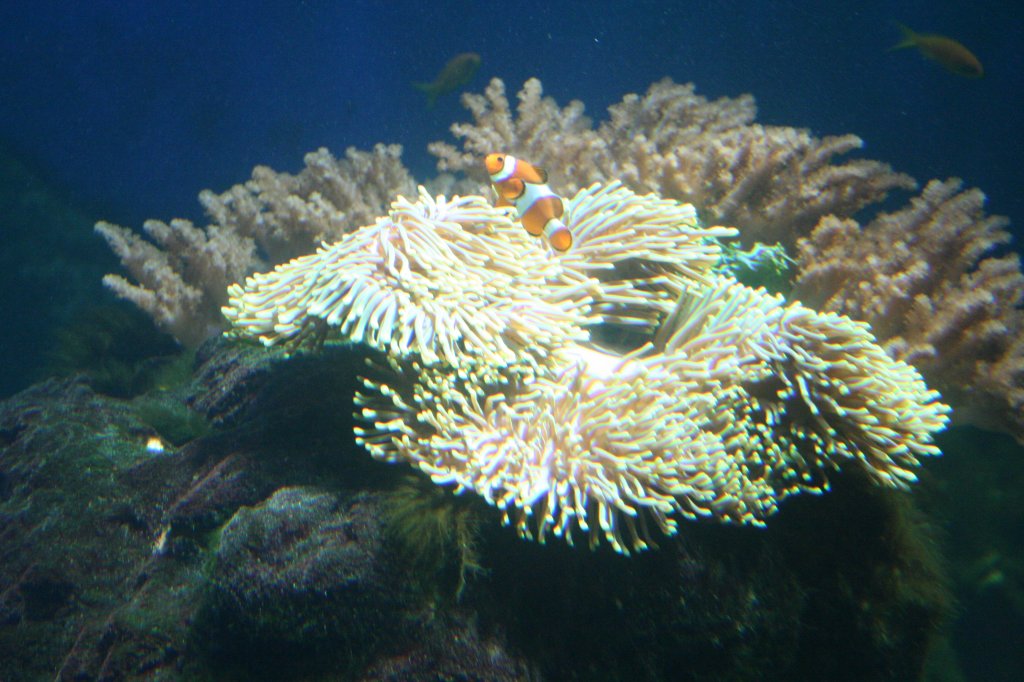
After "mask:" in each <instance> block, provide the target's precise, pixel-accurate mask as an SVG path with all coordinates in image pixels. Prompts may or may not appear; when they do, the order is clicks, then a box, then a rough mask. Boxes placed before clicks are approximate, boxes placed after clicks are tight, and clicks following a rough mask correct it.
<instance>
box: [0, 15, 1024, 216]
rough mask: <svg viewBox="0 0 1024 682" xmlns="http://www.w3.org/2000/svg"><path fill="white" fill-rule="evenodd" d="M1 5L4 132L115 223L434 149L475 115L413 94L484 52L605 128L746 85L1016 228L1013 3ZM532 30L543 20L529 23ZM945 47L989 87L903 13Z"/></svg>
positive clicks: (783, 111) (485, 71) (1019, 81)
mask: <svg viewBox="0 0 1024 682" xmlns="http://www.w3.org/2000/svg"><path fill="white" fill-rule="evenodd" d="M205 5H206V6H196V7H193V6H192V5H191V4H190V5H189V6H188V7H186V6H185V5H184V4H181V3H171V2H156V3H147V2H124V1H119V2H104V1H98V2H90V3H65V2H47V1H43V2H36V3H31V5H30V4H29V3H5V4H4V6H3V8H2V9H0V84H2V92H3V96H2V98H0V137H2V138H6V139H8V140H12V141H14V142H15V143H16V145H17V148H18V149H19V150H20V151H21V152H23V153H24V154H25V155H27V156H28V157H29V158H31V159H33V160H35V161H37V162H38V163H39V164H40V165H41V166H42V168H44V169H45V171H46V172H47V173H48V174H49V175H50V177H52V179H53V180H54V181H57V182H60V183H63V184H64V185H66V187H68V188H69V189H71V190H73V191H74V192H75V193H76V194H78V195H80V196H81V197H82V198H83V200H86V201H89V202H91V203H93V204H95V205H97V206H100V207H101V208H103V209H104V210H105V211H106V213H105V215H107V216H108V217H109V218H110V219H112V220H115V221H119V222H124V223H129V224H137V223H139V222H140V221H141V220H143V219H145V218H148V217H161V218H167V217H170V216H175V215H185V216H195V215H197V213H198V208H197V205H196V203H195V201H194V197H195V194H196V192H197V191H198V190H200V189H202V188H204V187H210V188H215V189H221V188H225V187H227V186H229V185H230V184H232V183H234V182H238V181H240V180H243V179H245V178H246V177H247V176H248V173H249V171H250V169H251V168H252V166H253V165H255V164H257V163H264V164H269V165H271V166H273V167H275V168H278V169H282V170H288V169H297V168H299V167H301V157H302V154H303V153H304V152H306V151H309V150H311V149H315V148H317V147H319V146H324V145H325V146H328V147H330V148H331V149H333V150H336V151H338V152H340V151H341V150H343V149H344V148H345V147H347V146H349V145H355V146H358V147H367V146H369V145H372V144H373V143H375V142H379V141H388V142H400V143H402V144H403V145H405V147H406V150H407V152H406V153H407V157H408V161H409V163H410V164H411V165H412V166H413V168H414V170H416V171H418V172H419V173H420V174H426V173H428V172H429V171H430V168H431V165H430V159H429V158H428V156H427V154H426V152H425V149H424V147H425V145H426V143H427V142H428V141H430V140H433V139H438V138H441V137H443V136H445V135H446V134H447V133H446V131H447V126H448V125H449V124H450V123H451V122H452V121H453V120H456V119H458V118H463V117H464V112H463V111H462V109H461V107H460V106H459V104H458V101H457V97H454V96H451V97H449V98H446V99H442V100H441V102H440V103H439V105H438V106H437V107H436V108H435V109H434V110H433V111H430V112H426V111H425V110H424V106H423V101H422V95H421V94H420V93H418V92H416V91H414V90H413V89H412V88H411V87H410V85H409V84H410V82H411V81H415V80H425V79H430V78H432V76H433V75H434V74H435V73H436V72H437V70H438V69H439V68H440V67H441V66H442V65H443V64H444V63H445V61H446V60H447V59H448V58H449V57H451V56H452V55H454V54H456V53H458V52H465V51H475V52H478V53H479V54H480V55H481V56H482V58H483V65H482V67H481V70H480V73H479V74H478V75H477V78H476V80H475V82H474V83H473V85H472V86H471V87H475V89H477V90H479V89H482V87H483V86H484V84H486V82H487V80H488V79H489V78H490V77H491V76H500V77H501V78H503V79H504V80H505V82H506V84H507V85H508V86H509V88H510V89H517V88H518V86H519V85H520V84H521V83H522V82H523V81H524V80H525V79H526V78H528V77H530V76H538V77H540V78H541V80H542V81H543V83H544V86H545V89H546V91H547V93H549V94H551V95H553V96H554V97H555V98H556V99H558V100H559V101H560V102H563V103H564V102H567V101H568V100H570V99H580V100H582V101H584V102H585V103H586V104H587V107H588V111H589V112H590V113H591V114H592V115H595V116H598V117H600V116H601V115H602V114H603V112H604V109H605V107H607V106H608V105H609V104H611V103H613V102H615V101H617V100H619V99H620V98H621V96H622V95H623V94H625V93H627V92H637V91H642V90H643V89H645V88H646V87H647V86H648V85H649V84H650V83H651V82H653V81H655V80H657V79H659V78H661V77H663V76H671V77H672V78H674V79H675V80H677V81H680V82H687V81H693V82H695V83H696V84H697V86H698V89H699V91H700V92H702V93H703V94H705V95H708V96H712V97H716V96H722V95H728V96H735V95H739V94H741V93H745V92H750V93H753V94H754V95H755V96H756V97H757V100H758V103H759V105H760V112H761V114H760V119H761V120H762V121H764V122H770V123H778V124H786V125H794V126H801V127H808V128H811V129H812V130H813V131H814V132H815V133H817V134H820V135H825V134H835V133H846V132H854V133H856V134H858V135H860V136H861V137H863V138H864V139H865V141H866V143H867V146H866V151H865V153H866V154H867V155H869V156H872V157H876V158H880V159H884V160H887V161H889V162H891V163H893V164H894V165H895V166H896V167H897V168H898V169H900V170H903V171H905V172H908V173H910V174H911V175H914V176H915V177H918V178H919V179H927V178H930V177H946V176H950V175H956V176H960V177H963V178H964V179H965V180H966V182H967V183H969V184H972V185H977V186H980V187H982V188H983V189H984V190H985V191H986V192H987V194H988V195H989V198H990V208H991V210H992V211H993V212H995V213H1003V214H1009V215H1011V216H1012V217H1013V218H1014V223H1015V224H1018V225H1019V224H1021V223H1022V222H1024V198H1022V196H1021V192H1020V188H1021V187H1022V186H1024V170H1022V165H1021V163H1020V159H1021V158H1022V156H1024V136H1022V135H1021V132H1020V128H1019V124H1018V121H1019V101H1021V100H1022V99H1024V87H1022V86H1024V68H1022V66H1024V57H1022V52H1021V47H1020V46H1021V42H1022V37H1024V20H1022V17H1021V9H1020V6H1019V5H1018V4H1017V3H1011V2H1005V1H1004V2H996V1H994V0H986V1H982V2H975V3H935V2H923V1H920V2H903V3H891V2H832V3H827V6H826V4H825V3H820V4H819V3H810V2H745V3H742V4H740V5H737V4H736V3H731V2H700V3H664V2H650V1H643V2H633V3H610V2H605V3H602V2H564V3H547V2H536V3H533V2H520V3H517V4H516V6H515V8H514V9H512V8H509V9H507V10H505V14H506V16H502V12H500V11H497V10H496V8H494V7H492V6H491V5H490V3H481V2H470V1H469V0H466V1H463V2H430V3H412V2H386V1H378V2H353V3H348V2H330V1H326V0H324V1H310V2H302V3H260V2H257V3H241V2H225V3H207V4H205ZM526 17H531V18H530V19H527V18H526ZM896 20H898V21H902V22H904V23H906V24H909V25H910V26H912V27H914V28H916V29H917V30H921V31H935V32H941V33H945V34H948V35H951V36H953V37H955V38H957V39H958V40H960V41H961V42H963V43H964V44H965V45H968V46H969V47H970V48H971V49H973V50H974V51H975V52H976V53H977V55H978V56H979V58H980V59H981V61H982V62H983V63H984V65H985V67H986V71H987V73H986V76H985V77H984V78H982V79H980V80H969V79H965V78H960V77H957V76H954V75H951V74H949V73H947V72H945V71H944V70H942V69H941V68H939V67H937V66H936V64H934V63H932V62H928V61H926V60H924V59H923V58H921V57H920V56H919V55H918V54H916V53H915V52H912V51H901V52H895V53H889V52H887V51H886V48H887V47H889V46H891V45H892V44H894V43H895V42H897V41H898V39H899V31H898V30H897V28H896V27H895V25H894V23H893V22H894V21H896Z"/></svg>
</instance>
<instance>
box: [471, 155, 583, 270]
mask: <svg viewBox="0 0 1024 682" xmlns="http://www.w3.org/2000/svg"><path fill="white" fill-rule="evenodd" d="M484 166H485V167H486V168H487V173H488V175H490V176H491V182H492V183H493V186H494V191H495V192H496V193H497V195H498V202H497V204H498V206H515V208H516V214H517V215H518V217H519V222H521V223H522V224H523V228H524V229H525V230H526V231H527V232H529V233H530V234H532V235H533V236H534V237H539V236H540V235H544V236H545V237H547V240H548V243H549V244H551V247H552V248H553V249H555V250H556V251H568V250H569V247H571V246H572V233H571V232H569V228H568V227H566V226H565V223H563V222H562V214H563V213H564V212H565V208H564V206H563V205H562V198H561V197H559V196H558V195H557V194H555V193H554V192H552V191H551V188H550V187H548V185H547V182H548V174H547V173H545V172H544V170H543V169H541V168H537V167H535V166H533V165H531V164H529V163H526V162H525V161H523V160H521V159H517V158H515V157H514V156H509V155H508V154H500V153H496V154H488V155H487V158H485V159H484Z"/></svg>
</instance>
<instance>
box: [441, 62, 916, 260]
mask: <svg viewBox="0 0 1024 682" xmlns="http://www.w3.org/2000/svg"><path fill="white" fill-rule="evenodd" d="M463 103H464V104H465V106H466V108H467V109H469V111H470V113H471V114H472V115H473V118H474V123H473V124H467V123H456V124H455V125H453V126H452V133H453V134H454V135H455V136H456V137H459V138H462V140H463V151H459V150H458V149H456V148H455V147H454V146H452V145H450V144H448V143H444V142H436V143H434V144H432V145H431V146H430V150H431V152H432V153H434V154H435V155H436V156H437V157H438V159H439V162H438V167H439V168H440V169H441V170H445V171H451V170H461V171H466V172H467V173H470V174H473V173H476V174H477V175H479V172H478V170H477V165H478V164H479V161H478V159H479V158H480V157H482V156H483V155H484V154H486V153H488V152H490V151H492V150H494V149H501V150H504V151H506V152H508V153H510V154H515V155H517V156H521V157H522V158H528V159H531V161H533V162H534V163H536V164H538V165H541V166H546V167H549V168H551V169H552V171H553V172H552V186H553V187H555V188H556V189H560V190H562V191H564V192H566V193H570V194H571V193H572V192H574V191H575V190H576V189H578V188H580V187H585V186H586V185H589V184H591V183H592V182H595V181H600V182H611V181H613V180H621V181H622V182H623V183H624V184H625V185H626V186H627V187H630V188H631V189H633V190H635V191H637V192H654V193H656V194H659V195H660V196H663V197H666V198H671V199H676V200H677V201H683V202H689V203H693V204H694V205H696V206H697V209H698V210H699V211H700V213H701V216H702V217H703V218H704V219H705V220H707V221H708V222H713V223H722V224H726V225H741V226H742V227H743V230H742V235H741V238H742V239H743V240H744V242H745V243H747V244H751V243H753V242H755V241H761V242H765V243H773V242H777V241H781V242H783V243H785V244H788V245H792V244H793V242H794V241H795V240H796V238H797V237H799V236H801V235H803V234H806V233H808V232H809V231H810V230H811V228H813V227H814V225H815V223H816V222H817V221H818V219H819V218H821V217H822V216H825V215H829V214H835V215H841V216H848V215H853V214H854V213H855V212H856V211H858V210H859V209H861V208H863V207H865V206H868V205H870V204H873V203H875V202H878V201H880V200H882V199H884V198H885V196H886V195H887V193H888V192H889V191H891V190H893V189H897V188H904V189H905V188H911V187H913V186H914V182H913V180H912V179H911V178H909V177H908V176H906V175H903V174H899V173H894V172H893V171H892V169H891V168H890V167H889V166H888V165H887V164H883V163H880V162H878V161H870V160H866V159H854V160H848V161H845V162H842V163H835V159H836V157H839V156H842V155H844V154H846V153H848V152H850V151H852V150H855V149H858V148H860V147H861V145H862V142H861V140H860V138H858V137H856V136H855V135H842V136H838V137H826V138H822V139H819V138H816V137H814V136H813V135H811V134H810V133H809V132H808V131H806V130H799V129H795V128H789V127H783V126H763V125H759V124H756V123H753V120H754V117H755V115H756V109H755V106H754V101H753V98H751V97H749V96H744V97H740V98H738V99H734V100H731V99H727V98H723V99H720V100H717V101H715V102H709V101H708V100H707V99H705V98H704V97H700V96H699V95H697V94H695V91H694V87H693V85H678V84H676V83H673V82H672V81H671V80H668V79H665V80H662V81H659V82H658V83H655V84H654V85H652V86H651V87H650V89H649V90H648V91H647V93H646V94H645V95H644V96H643V97H641V96H638V95H627V96H626V97H625V98H623V100H622V102H620V103H618V104H615V105H613V106H612V107H610V108H609V110H608V114H609V118H608V120H607V121H605V122H603V123H601V124H600V125H599V126H598V127H597V128H596V129H595V128H593V126H592V124H591V121H590V119H588V118H587V117H585V116H584V115H583V104H582V103H580V102H578V101H574V102H571V103H570V104H569V105H568V106H566V107H564V108H561V109H560V108H559V107H558V105H557V104H556V103H555V102H554V100H553V99H551V98H550V97H543V96H542V88H541V84H540V81H538V80H537V79H535V78H534V79H530V80H529V81H527V82H526V84H525V85H524V86H523V89H522V90H521V91H520V92H519V104H518V107H517V108H516V111H515V112H513V111H512V108H511V105H510V103H509V101H508V98H507V97H506V94H505V85H504V83H502V81H500V80H498V79H494V80H492V81H491V83H490V85H488V87H487V89H486V91H485V93H484V94H483V95H473V94H467V95H464V96H463Z"/></svg>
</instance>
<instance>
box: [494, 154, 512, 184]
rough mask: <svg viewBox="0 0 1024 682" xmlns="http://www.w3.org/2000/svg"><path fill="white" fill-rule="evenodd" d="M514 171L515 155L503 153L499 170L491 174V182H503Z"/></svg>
mask: <svg viewBox="0 0 1024 682" xmlns="http://www.w3.org/2000/svg"><path fill="white" fill-rule="evenodd" d="M515 172H516V157H514V156H509V155H508V154H506V155H505V160H504V161H503V162H502V164H501V170H500V171H498V172H497V173H494V174H493V175H491V182H505V181H506V180H508V179H509V178H511V177H512V175H513V174H514V173H515Z"/></svg>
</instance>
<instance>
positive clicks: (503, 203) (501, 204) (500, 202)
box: [494, 195, 515, 208]
mask: <svg viewBox="0 0 1024 682" xmlns="http://www.w3.org/2000/svg"><path fill="white" fill-rule="evenodd" d="M494 205H495V206H497V207H498V208H505V207H506V206H515V204H513V203H512V202H511V201H509V200H508V199H506V198H505V197H503V196H500V195H499V196H498V200H497V201H495V202H494Z"/></svg>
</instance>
